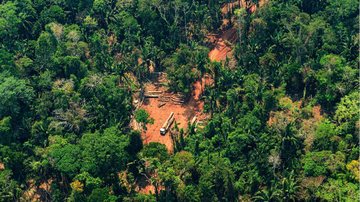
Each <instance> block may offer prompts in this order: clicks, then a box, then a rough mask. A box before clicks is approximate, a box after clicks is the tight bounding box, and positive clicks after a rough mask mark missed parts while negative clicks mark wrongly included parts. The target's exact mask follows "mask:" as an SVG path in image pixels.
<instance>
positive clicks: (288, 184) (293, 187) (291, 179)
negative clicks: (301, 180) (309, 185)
mask: <svg viewBox="0 0 360 202" xmlns="http://www.w3.org/2000/svg"><path fill="white" fill-rule="evenodd" d="M281 185H282V190H281V195H282V198H283V200H285V201H295V199H296V193H297V192H298V190H299V186H298V181H297V180H296V179H295V176H294V171H291V172H290V175H289V176H288V177H284V178H283V179H282V181H281Z"/></svg>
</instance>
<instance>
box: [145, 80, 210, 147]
mask: <svg viewBox="0 0 360 202" xmlns="http://www.w3.org/2000/svg"><path fill="white" fill-rule="evenodd" d="M204 85H205V81H204V82H203V87H201V82H200V81H197V82H195V83H194V91H193V95H192V96H191V98H190V100H189V101H188V102H187V103H185V104H183V105H176V104H174V103H172V102H167V103H166V104H165V105H164V106H163V107H161V108H158V104H159V103H160V101H159V100H158V98H145V100H144V103H143V104H142V106H141V108H142V109H145V110H146V111H147V112H148V113H149V115H150V117H151V118H153V119H154V123H153V124H147V125H146V127H147V130H146V131H143V133H142V138H143V141H144V143H145V144H148V143H150V142H159V143H162V144H164V145H165V146H166V148H167V149H168V151H169V152H170V153H172V152H173V150H174V148H173V140H172V138H171V136H170V134H169V133H166V134H165V135H161V134H160V128H161V126H162V125H163V124H164V122H165V120H166V119H167V118H168V117H169V115H170V113H171V112H174V117H175V122H176V123H177V124H178V127H179V128H184V129H186V128H187V124H188V122H189V121H190V120H191V119H192V118H193V117H194V116H195V115H196V116H197V117H198V119H200V120H201V119H205V115H204V114H203V113H202V111H203V107H204V102H203V101H201V100H200V97H201V96H200V95H201V93H202V89H204V88H205V87H204ZM152 90H161V91H164V92H166V91H167V89H166V88H165V87H157V86H155V85H154V84H152V83H148V84H146V85H145V91H152ZM166 94H171V93H168V92H167V93H166ZM173 126H174V124H173V125H172V127H173Z"/></svg>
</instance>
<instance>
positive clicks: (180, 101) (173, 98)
mask: <svg viewBox="0 0 360 202" xmlns="http://www.w3.org/2000/svg"><path fill="white" fill-rule="evenodd" d="M170 99H171V101H172V102H173V103H174V104H177V105H181V104H184V102H185V96H184V95H182V94H175V95H173V96H171V98H170Z"/></svg>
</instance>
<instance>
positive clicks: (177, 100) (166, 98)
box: [144, 91, 185, 108]
mask: <svg viewBox="0 0 360 202" xmlns="http://www.w3.org/2000/svg"><path fill="white" fill-rule="evenodd" d="M144 97H145V98H158V100H159V104H158V107H159V108H160V107H162V106H164V105H165V104H166V103H167V102H170V101H171V102H172V103H173V104H176V105H182V104H184V103H185V96H184V95H182V94H179V93H178V94H174V95H166V94H164V93H163V91H146V92H145V93H144Z"/></svg>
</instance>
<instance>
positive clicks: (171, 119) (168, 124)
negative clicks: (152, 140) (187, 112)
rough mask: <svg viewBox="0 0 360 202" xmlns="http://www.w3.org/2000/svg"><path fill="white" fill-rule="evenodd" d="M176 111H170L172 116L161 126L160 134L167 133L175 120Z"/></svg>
mask: <svg viewBox="0 0 360 202" xmlns="http://www.w3.org/2000/svg"><path fill="white" fill-rule="evenodd" d="M174 120H175V118H174V112H171V113H170V116H169V117H168V118H167V119H166V121H165V123H164V124H163V125H162V127H161V128H160V134H161V135H165V134H166V132H167V131H168V130H169V128H170V126H171V124H172V123H173V122H174Z"/></svg>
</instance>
